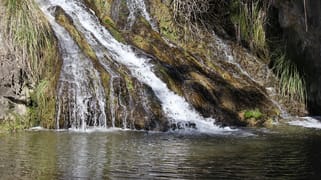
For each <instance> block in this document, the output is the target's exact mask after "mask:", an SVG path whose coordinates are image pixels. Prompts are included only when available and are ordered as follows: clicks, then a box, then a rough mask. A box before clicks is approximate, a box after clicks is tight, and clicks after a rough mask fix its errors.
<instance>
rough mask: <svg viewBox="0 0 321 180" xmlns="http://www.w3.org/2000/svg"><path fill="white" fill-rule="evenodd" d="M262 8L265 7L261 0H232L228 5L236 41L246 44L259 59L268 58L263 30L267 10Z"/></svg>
mask: <svg viewBox="0 0 321 180" xmlns="http://www.w3.org/2000/svg"><path fill="white" fill-rule="evenodd" d="M266 2H267V1H266ZM263 3H265V2H263ZM263 7H265V6H264V5H262V2H261V0H257V1H255V2H253V1H246V2H243V1H239V0H237V1H236V0H234V1H232V3H231V5H230V9H231V12H232V13H231V21H232V23H233V24H234V27H235V31H236V32H235V34H236V38H237V41H238V42H241V41H242V42H245V43H247V44H248V46H249V47H250V49H251V50H252V51H253V52H254V53H257V55H259V56H260V57H261V58H268V49H267V43H266V36H265V28H264V27H265V24H266V23H267V17H266V11H267V10H266V9H263Z"/></svg>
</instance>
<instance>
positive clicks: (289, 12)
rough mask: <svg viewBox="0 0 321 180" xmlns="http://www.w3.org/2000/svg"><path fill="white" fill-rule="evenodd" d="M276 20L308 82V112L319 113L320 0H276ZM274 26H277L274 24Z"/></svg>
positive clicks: (320, 76)
mask: <svg viewBox="0 0 321 180" xmlns="http://www.w3.org/2000/svg"><path fill="white" fill-rule="evenodd" d="M275 7H276V9H277V12H278V23H279V25H280V28H281V30H283V32H281V33H282V36H283V38H284V40H285V42H286V47H287V54H288V55H289V56H290V58H291V59H292V60H293V61H294V62H295V63H296V64H297V65H298V67H299V69H300V70H301V72H302V73H303V74H304V76H305V79H306V83H307V104H308V108H309V111H310V113H311V114H313V115H320V114H321V88H320V87H321V86H320V85H321V53H320V51H321V50H320V49H321V41H320V39H321V2H320V1H315V0H291V1H290V0H285V1H283V0H282V1H275ZM276 28H277V27H276Z"/></svg>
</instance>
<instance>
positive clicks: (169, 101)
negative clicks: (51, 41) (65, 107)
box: [38, 0, 230, 132]
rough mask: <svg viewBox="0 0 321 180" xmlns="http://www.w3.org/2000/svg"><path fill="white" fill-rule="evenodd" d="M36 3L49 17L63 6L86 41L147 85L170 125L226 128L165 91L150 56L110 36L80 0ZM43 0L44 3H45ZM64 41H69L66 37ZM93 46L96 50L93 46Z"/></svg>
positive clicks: (61, 34)
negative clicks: (96, 42) (51, 12)
mask: <svg viewBox="0 0 321 180" xmlns="http://www.w3.org/2000/svg"><path fill="white" fill-rule="evenodd" d="M38 2H39V4H40V6H41V7H42V9H43V10H44V12H45V13H46V14H47V15H48V16H50V18H51V19H53V17H52V15H51V14H50V13H48V11H46V9H47V8H50V7H54V6H60V7H61V8H62V9H64V11H65V12H66V14H68V15H69V16H70V17H71V18H72V20H73V22H74V23H75V26H76V28H77V29H78V30H79V31H80V32H82V33H83V34H84V36H85V38H86V40H87V41H88V42H89V43H90V42H91V41H92V40H93V39H96V40H97V41H98V42H99V44H101V45H102V47H103V48H105V49H106V50H107V51H108V52H109V54H110V56H111V58H112V59H113V60H114V61H116V62H118V63H121V64H123V65H125V66H126V67H127V68H128V69H129V70H130V71H131V73H132V75H133V76H134V77H136V78H137V79H138V80H139V81H141V82H143V83H145V84H147V85H148V86H150V87H151V88H152V90H153V91H154V93H155V95H156V96H157V97H158V98H159V100H160V101H161V105H162V109H163V111H164V113H165V114H166V116H167V117H168V119H169V120H170V121H171V122H172V123H173V124H182V125H184V124H187V123H193V124H195V126H196V128H197V129H198V130H199V131H206V132H213V131H223V130H230V129H229V128H224V129H223V128H219V127H218V126H216V125H214V121H215V120H214V119H212V118H204V117H202V116H201V115H200V114H199V113H197V112H196V111H195V110H194V108H193V107H191V106H190V105H189V104H188V103H187V102H186V101H185V99H184V98H182V97H180V96H178V95H176V94H175V93H173V92H172V91H171V90H169V89H168V87H167V85H166V84H165V83H164V82H163V81H162V80H161V79H160V78H158V77H157V76H156V75H155V73H154V72H153V66H152V65H151V63H150V61H151V60H152V59H147V58H142V57H138V56H137V55H136V54H135V53H134V51H133V50H132V49H131V47H130V46H127V45H124V44H121V43H119V42H118V41H117V40H116V39H114V38H113V37H112V35H111V34H110V33H109V32H108V31H107V30H106V29H105V28H104V27H103V26H102V25H101V24H100V22H99V20H98V18H97V17H96V16H95V15H94V14H93V13H92V12H91V11H89V10H88V8H86V7H85V6H84V4H83V3H82V2H81V1H77V0H48V1H45V0H38ZM43 2H47V6H46V5H45V3H43ZM52 25H53V26H57V25H56V23H53V22H52ZM54 28H57V27H54ZM55 32H56V33H57V35H58V36H64V35H65V34H67V33H65V32H64V31H62V30H60V31H57V30H56V31H55ZM92 36H93V37H92ZM60 41H62V43H61V44H62V45H64V44H65V43H64V39H61V40H60ZM68 41H72V40H70V39H68ZM74 46H76V45H74ZM93 48H94V49H97V48H96V47H93ZM73 49H74V47H73ZM78 71H80V70H78ZM83 73H85V72H83ZM102 99H104V98H102Z"/></svg>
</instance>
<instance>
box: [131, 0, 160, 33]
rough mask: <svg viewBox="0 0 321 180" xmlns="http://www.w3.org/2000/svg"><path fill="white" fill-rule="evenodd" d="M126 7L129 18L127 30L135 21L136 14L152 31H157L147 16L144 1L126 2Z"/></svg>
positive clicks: (132, 0) (133, 0)
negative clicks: (143, 19)
mask: <svg viewBox="0 0 321 180" xmlns="http://www.w3.org/2000/svg"><path fill="white" fill-rule="evenodd" d="M127 7H128V9H129V16H128V25H129V28H131V27H132V26H133V24H134V23H135V20H136V16H137V14H139V15H141V16H143V17H144V18H145V19H146V21H147V22H148V23H149V24H150V25H151V27H152V29H153V30H154V31H158V28H157V26H156V24H155V23H154V21H153V19H152V18H151V16H150V15H149V13H148V11H147V8H146V4H145V1H144V0H127Z"/></svg>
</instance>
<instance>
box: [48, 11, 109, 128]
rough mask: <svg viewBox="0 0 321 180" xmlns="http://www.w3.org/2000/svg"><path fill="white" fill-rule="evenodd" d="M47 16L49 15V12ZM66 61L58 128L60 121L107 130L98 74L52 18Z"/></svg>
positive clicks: (58, 100) (103, 97)
mask: <svg viewBox="0 0 321 180" xmlns="http://www.w3.org/2000/svg"><path fill="white" fill-rule="evenodd" d="M46 12H47V13H49V11H47V10H46ZM49 22H50V23H51V26H52V28H53V30H54V32H55V34H56V35H57V38H58V40H59V47H60V52H61V55H62V59H63V65H62V70H61V73H60V78H59V85H58V95H57V107H58V108H57V109H58V110H57V128H58V129H59V128H60V127H59V121H60V118H62V117H64V119H65V120H67V119H72V120H73V121H72V124H71V127H72V128H77V129H82V130H84V129H86V127H87V125H91V126H96V127H106V125H107V123H106V114H105V106H106V103H105V93H104V90H103V87H102V84H101V81H100V77H99V74H98V72H97V71H96V70H95V69H94V67H93V64H92V63H91V61H90V60H89V59H88V58H87V57H86V56H85V55H84V54H83V53H82V52H81V50H80V49H79V48H78V46H77V45H76V44H75V42H74V41H73V40H72V38H71V37H70V36H69V34H68V32H67V31H66V30H65V29H63V28H62V27H60V26H59V25H58V24H57V23H55V21H54V19H53V18H50V17H49Z"/></svg>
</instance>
